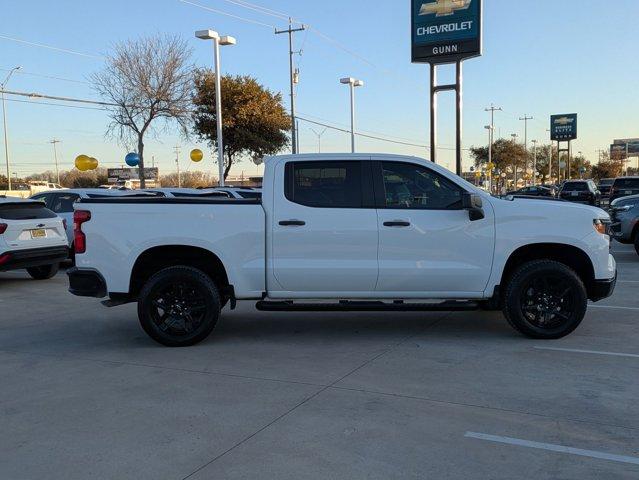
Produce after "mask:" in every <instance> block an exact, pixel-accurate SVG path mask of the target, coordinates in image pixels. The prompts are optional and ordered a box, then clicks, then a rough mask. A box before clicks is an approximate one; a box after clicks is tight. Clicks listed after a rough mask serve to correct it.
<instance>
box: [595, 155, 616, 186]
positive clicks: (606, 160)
mask: <svg viewBox="0 0 639 480" xmlns="http://www.w3.org/2000/svg"><path fill="white" fill-rule="evenodd" d="M622 172H623V161H622V160H619V159H611V158H610V154H609V153H608V152H603V153H602V155H601V159H600V160H599V163H597V164H596V165H593V167H592V178H594V179H595V180H597V181H599V180H601V179H602V178H615V177H619V176H621V174H622Z"/></svg>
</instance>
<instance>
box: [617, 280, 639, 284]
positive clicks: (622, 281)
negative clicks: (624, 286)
mask: <svg viewBox="0 0 639 480" xmlns="http://www.w3.org/2000/svg"><path fill="white" fill-rule="evenodd" d="M617 283H639V280H617Z"/></svg>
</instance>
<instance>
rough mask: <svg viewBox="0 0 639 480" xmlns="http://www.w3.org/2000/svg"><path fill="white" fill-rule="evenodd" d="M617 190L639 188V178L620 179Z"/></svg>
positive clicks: (616, 183) (616, 181)
mask: <svg viewBox="0 0 639 480" xmlns="http://www.w3.org/2000/svg"><path fill="white" fill-rule="evenodd" d="M615 188H639V178H618V179H617V180H615Z"/></svg>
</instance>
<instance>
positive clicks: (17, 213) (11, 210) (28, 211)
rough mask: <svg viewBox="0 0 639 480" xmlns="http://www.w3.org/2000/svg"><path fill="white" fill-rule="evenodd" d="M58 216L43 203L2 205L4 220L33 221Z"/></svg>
mask: <svg viewBox="0 0 639 480" xmlns="http://www.w3.org/2000/svg"><path fill="white" fill-rule="evenodd" d="M55 216H56V214H55V213H53V212H52V211H51V210H49V209H47V208H45V207H44V205H42V204H41V203H15V204H8V205H0V218H2V219H4V220H33V219H37V218H53V217H55Z"/></svg>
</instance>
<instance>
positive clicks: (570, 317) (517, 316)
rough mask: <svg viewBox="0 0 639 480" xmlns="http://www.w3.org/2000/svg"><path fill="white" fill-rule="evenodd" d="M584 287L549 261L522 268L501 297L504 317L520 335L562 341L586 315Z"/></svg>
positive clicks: (565, 268)
mask: <svg viewBox="0 0 639 480" xmlns="http://www.w3.org/2000/svg"><path fill="white" fill-rule="evenodd" d="M587 303H588V298H587V293H586V288H585V286H584V284H583V282H582V280H581V279H580V278H579V276H578V275H577V273H575V271H574V270H572V269H571V268H569V267H568V266H566V265H564V264H562V263H559V262H555V261H552V260H536V261H532V262H528V263H525V264H523V265H521V266H520V267H519V268H518V269H517V270H516V271H515V272H514V273H513V275H512V277H511V279H510V282H509V283H508V284H507V287H506V294H505V296H504V314H505V316H506V319H507V320H508V322H509V323H510V324H511V325H512V326H513V327H514V328H515V329H516V330H518V331H519V332H521V333H523V334H524V335H526V336H529V337H532V338H541V339H552V338H561V337H564V336H566V335H568V334H569V333H571V332H572V331H573V330H574V329H575V328H577V327H578V326H579V324H580V323H581V321H582V320H583V318H584V315H585V314H586V308H587Z"/></svg>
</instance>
